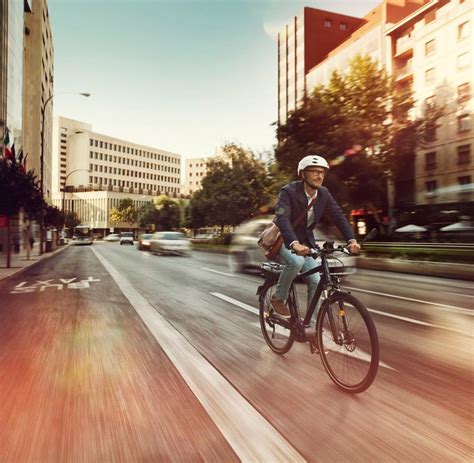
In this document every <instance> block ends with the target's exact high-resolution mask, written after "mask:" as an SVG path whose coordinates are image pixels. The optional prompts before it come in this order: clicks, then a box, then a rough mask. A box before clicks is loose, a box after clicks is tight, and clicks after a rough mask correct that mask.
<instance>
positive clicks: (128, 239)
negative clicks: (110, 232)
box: [120, 232, 133, 246]
mask: <svg viewBox="0 0 474 463" xmlns="http://www.w3.org/2000/svg"><path fill="white" fill-rule="evenodd" d="M122 244H131V245H132V246H133V232H122V233H120V245H122Z"/></svg>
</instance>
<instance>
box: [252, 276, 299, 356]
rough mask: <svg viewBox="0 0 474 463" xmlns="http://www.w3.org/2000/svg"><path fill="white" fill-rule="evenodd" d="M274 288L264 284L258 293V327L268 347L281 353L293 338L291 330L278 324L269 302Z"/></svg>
mask: <svg viewBox="0 0 474 463" xmlns="http://www.w3.org/2000/svg"><path fill="white" fill-rule="evenodd" d="M274 289H275V285H272V284H270V285H265V287H264V289H263V290H262V293H261V295H260V310H259V316H260V327H261V328H262V334H263V337H264V339H265V341H266V343H267V344H268V347H270V349H271V350H272V351H273V352H275V353H277V354H280V355H282V354H286V353H287V352H288V351H289V350H290V349H291V346H292V345H293V343H294V341H295V339H294V334H293V330H292V329H290V328H287V327H285V326H283V325H282V324H280V323H279V322H278V319H277V318H276V316H275V311H274V309H273V306H272V304H271V302H270V299H271V297H272V295H273V291H274ZM290 291H291V290H290Z"/></svg>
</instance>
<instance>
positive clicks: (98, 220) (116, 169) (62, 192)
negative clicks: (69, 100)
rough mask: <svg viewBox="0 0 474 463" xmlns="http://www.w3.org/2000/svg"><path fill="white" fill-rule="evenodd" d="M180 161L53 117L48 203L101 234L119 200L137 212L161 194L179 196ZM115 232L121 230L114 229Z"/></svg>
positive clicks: (62, 118) (177, 156)
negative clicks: (50, 198)
mask: <svg viewBox="0 0 474 463" xmlns="http://www.w3.org/2000/svg"><path fill="white" fill-rule="evenodd" d="M180 179H181V156H180V155H179V154H175V153H171V152H168V151H164V150H160V149H157V148H152V147H149V146H145V145H140V144H137V143H133V142H130V141H125V140H122V139H118V138H114V137H110V136H108V135H103V134H99V133H96V132H93V130H92V126H91V125H90V124H87V123H84V122H80V121H75V120H72V119H67V118H64V117H58V118H55V120H54V127H53V191H54V193H53V203H54V204H55V205H57V206H59V207H60V208H62V209H64V210H65V211H74V212H76V213H78V214H79V218H80V219H81V221H82V222H83V224H85V225H90V226H91V227H93V228H96V229H106V228H110V227H112V226H113V225H112V224H111V223H110V220H109V214H110V210H111V208H113V207H116V206H117V205H118V203H119V201H120V200H121V199H124V198H131V199H132V200H133V201H134V203H135V206H136V207H137V208H138V207H140V206H141V205H143V204H144V203H145V202H147V201H152V200H153V198H154V197H156V196H158V195H160V194H166V195H168V196H171V197H177V196H179V195H180V194H181V183H180ZM117 226H119V227H120V226H121V225H120V224H118V225H117Z"/></svg>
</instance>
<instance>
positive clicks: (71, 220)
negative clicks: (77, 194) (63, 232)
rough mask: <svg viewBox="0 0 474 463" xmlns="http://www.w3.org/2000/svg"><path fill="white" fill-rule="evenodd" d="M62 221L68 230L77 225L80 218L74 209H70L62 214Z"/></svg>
mask: <svg viewBox="0 0 474 463" xmlns="http://www.w3.org/2000/svg"><path fill="white" fill-rule="evenodd" d="M64 223H65V225H66V228H67V229H68V230H72V229H73V228H74V227H77V226H78V225H79V224H80V223H81V220H80V219H79V217H78V215H77V214H76V213H75V212H74V211H71V212H66V213H65V214H64Z"/></svg>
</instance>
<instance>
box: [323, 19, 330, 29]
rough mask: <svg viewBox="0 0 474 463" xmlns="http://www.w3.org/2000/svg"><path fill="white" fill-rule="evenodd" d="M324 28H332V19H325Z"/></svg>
mask: <svg viewBox="0 0 474 463" xmlns="http://www.w3.org/2000/svg"><path fill="white" fill-rule="evenodd" d="M324 27H332V20H331V19H325V20H324Z"/></svg>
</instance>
